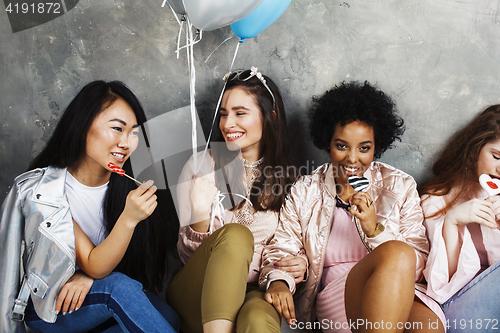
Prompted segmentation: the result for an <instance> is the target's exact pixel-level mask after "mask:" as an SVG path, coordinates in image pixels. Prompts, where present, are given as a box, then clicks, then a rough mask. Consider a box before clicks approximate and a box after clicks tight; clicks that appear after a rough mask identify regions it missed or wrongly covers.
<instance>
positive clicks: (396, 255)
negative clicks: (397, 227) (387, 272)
mask: <svg viewBox="0 0 500 333" xmlns="http://www.w3.org/2000/svg"><path fill="white" fill-rule="evenodd" d="M375 251H377V252H376V254H377V260H378V261H379V262H380V264H382V265H387V266H389V267H396V268H397V269H398V270H399V271H402V272H403V271H409V272H413V273H414V272H415V265H416V262H417V257H416V255H415V251H414V250H413V248H412V247H411V246H410V245H408V244H406V243H404V242H401V241H397V240H393V241H388V242H385V243H383V244H381V245H379V246H378V247H377V248H376V249H375V250H374V252H375Z"/></svg>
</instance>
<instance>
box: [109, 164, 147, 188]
mask: <svg viewBox="0 0 500 333" xmlns="http://www.w3.org/2000/svg"><path fill="white" fill-rule="evenodd" d="M108 168H110V169H111V171H113V172H116V173H117V174H119V175H120V176H125V177H127V178H129V179H132V180H133V181H134V182H135V183H136V184H137V185H139V186H140V185H141V184H142V183H141V182H140V181H138V180H137V179H135V178H132V177H130V176H129V175H127V174H126V173H125V170H123V169H122V168H120V167H119V166H118V165H116V164H113V163H112V162H109V163H108Z"/></svg>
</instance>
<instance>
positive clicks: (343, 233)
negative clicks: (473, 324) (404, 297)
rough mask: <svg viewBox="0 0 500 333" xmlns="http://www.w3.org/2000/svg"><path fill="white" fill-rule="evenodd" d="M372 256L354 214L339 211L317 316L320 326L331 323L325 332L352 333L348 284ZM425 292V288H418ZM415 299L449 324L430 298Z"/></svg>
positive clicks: (337, 211)
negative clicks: (346, 300)
mask: <svg viewBox="0 0 500 333" xmlns="http://www.w3.org/2000/svg"><path fill="white" fill-rule="evenodd" d="M367 254H368V252H367V250H366V248H365V247H364V245H363V243H362V242H361V239H360V238H359V234H358V231H357V229H356V226H355V224H354V223H353V221H352V215H351V213H349V212H347V211H346V210H345V209H342V208H338V207H337V209H335V211H334V214H333V223H332V229H331V232H330V237H329V239H328V245H327V248H326V254H325V265H324V270H323V276H322V279H321V288H322V290H321V291H320V292H319V293H318V296H317V299H316V314H317V317H318V321H319V322H320V323H322V322H323V320H327V321H328V323H329V324H328V325H327V326H328V327H323V332H325V333H327V332H345V333H349V332H351V330H350V329H349V325H348V320H347V316H346V313H345V303H344V298H345V283H346V280H347V276H348V275H349V272H350V271H351V269H352V267H354V265H356V264H357V263H358V261H360V260H361V259H363V258H364V257H365V256H366V255H367ZM418 287H419V288H422V286H421V285H418ZM415 295H416V296H417V297H418V298H419V299H420V300H421V301H422V302H423V303H424V304H426V305H427V306H428V307H429V308H430V309H431V310H432V311H433V312H434V313H435V314H436V315H437V316H438V317H439V319H440V320H441V322H443V325H444V323H445V317H444V313H443V312H442V310H441V308H440V306H439V304H437V303H436V302H434V301H433V300H432V299H431V298H430V297H428V296H427V295H425V294H423V293H421V292H418V291H415Z"/></svg>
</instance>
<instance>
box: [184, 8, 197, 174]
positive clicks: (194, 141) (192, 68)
mask: <svg viewBox="0 0 500 333" xmlns="http://www.w3.org/2000/svg"><path fill="white" fill-rule="evenodd" d="M187 26H188V31H189V33H188V36H187V38H188V46H189V47H187V48H186V51H187V58H188V67H189V97H190V102H191V143H192V146H193V147H192V148H193V162H194V169H195V170H197V169H198V161H197V149H196V148H197V147H198V143H197V133H196V132H197V131H196V120H197V117H196V104H195V97H196V95H195V94H196V91H195V86H196V72H195V66H194V55H193V46H194V43H193V25H192V24H191V22H190V21H189V18H188V21H187Z"/></svg>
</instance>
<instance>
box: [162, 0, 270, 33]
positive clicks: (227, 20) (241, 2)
mask: <svg viewBox="0 0 500 333" xmlns="http://www.w3.org/2000/svg"><path fill="white" fill-rule="evenodd" d="M169 1H170V0H169ZM182 2H183V3H184V8H185V9H186V13H187V15H188V17H189V19H190V20H191V23H192V24H193V25H194V26H195V27H196V28H198V29H201V30H205V31H210V30H214V29H218V28H221V27H224V26H226V25H229V24H231V23H234V22H236V21H238V20H241V19H242V18H244V17H245V16H247V15H248V14H250V13H251V12H252V11H253V10H254V9H255V8H257V7H258V6H259V5H260V3H261V2H262V0H182Z"/></svg>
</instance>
